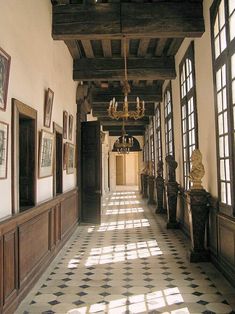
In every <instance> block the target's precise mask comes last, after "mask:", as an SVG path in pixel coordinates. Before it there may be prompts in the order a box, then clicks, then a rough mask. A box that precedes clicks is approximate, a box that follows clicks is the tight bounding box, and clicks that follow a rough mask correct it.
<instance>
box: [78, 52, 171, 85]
mask: <svg viewBox="0 0 235 314" xmlns="http://www.w3.org/2000/svg"><path fill="white" fill-rule="evenodd" d="M175 77H176V73H175V62H174V58H173V57H163V58H161V57H157V58H149V59H147V58H129V59H128V79H129V80H143V79H144V80H166V79H174V78H175ZM73 78H74V80H78V81H93V80H101V81H106V80H107V81H117V80H123V79H124V64H123V58H96V59H90V60H88V59H78V60H75V62H74V71H73Z"/></svg>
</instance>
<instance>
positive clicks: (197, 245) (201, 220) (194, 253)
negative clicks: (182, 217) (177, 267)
mask: <svg viewBox="0 0 235 314" xmlns="http://www.w3.org/2000/svg"><path fill="white" fill-rule="evenodd" d="M191 163H192V170H191V172H190V174H189V179H190V181H191V189H190V191H188V193H187V202H188V212H189V223H190V234H191V250H190V252H189V259H190V262H194V263H196V262H206V261H209V257H210V256H209V251H207V250H206V248H205V229H206V222H207V220H208V216H209V195H210V194H209V193H207V192H206V191H205V190H204V189H203V186H202V178H203V176H204V174H205V170H204V166H203V164H202V154H201V152H200V151H199V150H198V149H195V150H194V151H193V152H192V156H191Z"/></svg>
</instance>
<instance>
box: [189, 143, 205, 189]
mask: <svg viewBox="0 0 235 314" xmlns="http://www.w3.org/2000/svg"><path fill="white" fill-rule="evenodd" d="M191 162H192V170H191V171H190V173H189V180H190V181H191V182H192V187H191V189H192V190H201V189H203V186H202V178H203V177H204V174H205V169H204V166H203V164H202V154H201V152H200V150H199V149H195V150H194V151H193V152H192V156H191Z"/></svg>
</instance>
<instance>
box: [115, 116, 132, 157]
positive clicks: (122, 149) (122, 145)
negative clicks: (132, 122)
mask: <svg viewBox="0 0 235 314" xmlns="http://www.w3.org/2000/svg"><path fill="white" fill-rule="evenodd" d="M132 146H133V137H132V136H129V135H127V133H126V131H125V127H124V119H123V120H122V135H121V136H120V137H119V138H118V139H117V140H116V142H115V143H114V147H115V148H116V149H117V152H118V153H119V154H129V152H130V148H131V147H132Z"/></svg>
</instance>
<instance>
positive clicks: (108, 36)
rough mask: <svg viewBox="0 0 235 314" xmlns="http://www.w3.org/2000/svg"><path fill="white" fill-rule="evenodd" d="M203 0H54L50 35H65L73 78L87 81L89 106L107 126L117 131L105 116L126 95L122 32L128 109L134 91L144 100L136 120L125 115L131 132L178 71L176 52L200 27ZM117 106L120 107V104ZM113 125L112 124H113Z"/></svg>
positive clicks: (199, 32)
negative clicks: (125, 56) (142, 114)
mask: <svg viewBox="0 0 235 314" xmlns="http://www.w3.org/2000/svg"><path fill="white" fill-rule="evenodd" d="M202 2H203V1H202V0H165V1H162V0H124V1H123V0H98V1H97V2H96V3H95V0H52V3H53V19H52V20H53V21H52V37H53V38H54V39H55V40H64V42H65V44H66V45H67V47H68V49H69V51H70V53H71V55H72V57H73V60H74V66H73V78H74V80H77V81H82V82H83V84H87V85H89V89H90V90H91V91H92V95H91V96H92V97H91V98H90V99H91V107H92V112H93V115H94V116H96V117H98V119H99V120H100V121H101V124H103V127H104V128H105V130H110V132H111V133H110V134H116V133H117V134H116V135H117V136H118V135H120V132H121V131H120V130H121V129H120V125H119V124H120V123H119V124H118V126H117V121H116V120H111V119H110V118H108V114H107V109H108V105H109V101H110V100H111V99H112V98H113V97H115V99H116V100H117V101H118V102H119V104H120V105H119V107H120V106H121V104H122V102H123V99H124V95H123V91H122V85H123V79H124V36H125V41H126V55H127V68H128V80H129V83H130V87H131V93H130V94H129V96H128V101H129V104H130V108H131V109H135V107H134V105H133V103H134V102H135V100H136V97H137V96H138V97H140V99H141V100H144V101H145V104H146V117H145V119H144V120H143V119H142V121H140V122H139V123H136V122H137V121H134V122H135V124H133V123H132V124H131V121H129V120H128V121H126V128H129V127H131V129H130V128H129V131H130V132H132V133H133V134H132V135H141V134H143V132H144V131H143V128H144V129H145V125H146V124H148V123H149V116H152V115H153V114H154V103H156V102H159V101H162V85H163V83H164V81H165V80H168V79H174V78H175V77H176V71H175V60H174V57H175V55H176V53H177V51H178V49H179V47H180V45H181V44H182V41H183V40H184V38H185V37H193V38H194V37H200V36H202V34H203V32H204V27H205V26H204V19H203V4H202ZM120 109H121V108H120ZM114 126H115V127H116V129H115V130H114V129H112V127H114Z"/></svg>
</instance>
